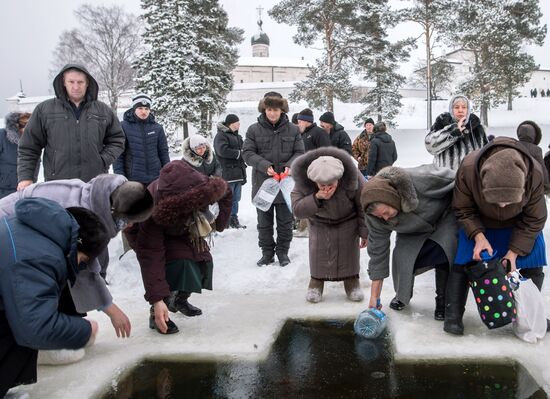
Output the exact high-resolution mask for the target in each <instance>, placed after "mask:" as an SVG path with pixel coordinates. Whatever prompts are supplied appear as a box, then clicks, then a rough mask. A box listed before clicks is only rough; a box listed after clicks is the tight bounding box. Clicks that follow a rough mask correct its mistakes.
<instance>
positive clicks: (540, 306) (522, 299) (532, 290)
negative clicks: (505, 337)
mask: <svg viewBox="0 0 550 399" xmlns="http://www.w3.org/2000/svg"><path fill="white" fill-rule="evenodd" d="M514 299H515V301H516V310H517V316H516V320H515V321H513V322H512V329H513V330H514V333H515V334H516V335H517V336H518V338H520V339H522V340H523V341H525V342H529V343H532V344H536V343H537V340H538V339H542V338H544V334H546V312H545V311H544V298H543V297H542V294H541V293H540V291H539V290H538V288H537V286H536V285H535V283H533V281H531V280H530V279H527V280H521V281H520V283H519V287H518V288H517V289H516V290H515V291H514Z"/></svg>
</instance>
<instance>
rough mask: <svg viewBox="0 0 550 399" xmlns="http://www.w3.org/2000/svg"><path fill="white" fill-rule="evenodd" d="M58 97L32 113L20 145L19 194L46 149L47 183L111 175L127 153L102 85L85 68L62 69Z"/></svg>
mask: <svg viewBox="0 0 550 399" xmlns="http://www.w3.org/2000/svg"><path fill="white" fill-rule="evenodd" d="M53 87H54V90H55V98H51V99H49V100H46V101H43V102H41V103H40V104H38V105H37V106H36V108H35V109H34V111H33V113H32V116H31V119H30V120H29V123H28V124H27V127H26V128H25V133H24V134H23V136H22V137H21V140H20V141H19V150H18V160H17V177H18V181H19V184H18V186H17V189H18V190H22V189H23V188H25V187H27V186H28V185H30V184H32V181H33V180H32V179H33V176H34V171H35V168H36V164H37V162H39V160H40V153H41V152H42V149H44V179H45V180H46V181H49V180H59V179H75V178H76V179H80V180H82V181H84V182H88V181H90V180H91V179H93V178H94V177H96V176H97V175H99V174H101V173H107V172H108V170H109V167H110V166H111V164H112V163H113V162H114V161H115V160H116V159H117V158H118V156H119V155H120V154H121V153H122V151H123V150H124V132H123V131H122V127H121V126H120V122H119V121H118V118H117V116H116V115H115V113H114V112H113V111H112V110H111V108H109V106H108V105H107V104H105V103H102V102H101V101H98V99H97V96H98V92H99V86H98V84H97V82H96V80H95V79H94V78H93V77H92V75H90V74H89V73H88V71H87V70H86V68H84V67H83V66H80V65H76V64H68V65H65V67H63V69H62V70H61V71H60V72H59V74H58V75H57V76H56V77H55V79H54V81H53Z"/></svg>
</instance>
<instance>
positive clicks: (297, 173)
mask: <svg viewBox="0 0 550 399" xmlns="http://www.w3.org/2000/svg"><path fill="white" fill-rule="evenodd" d="M323 155H328V156H331V157H334V158H337V159H339V160H340V161H342V163H343V164H344V175H343V176H342V177H341V179H340V184H339V186H338V188H340V187H342V188H343V189H344V190H357V188H358V187H359V183H358V181H357V176H358V173H359V172H358V169H357V167H356V166H355V164H354V163H353V159H352V158H351V156H350V155H349V154H348V153H347V152H346V151H344V150H341V149H339V148H336V147H320V148H318V149H316V150H312V151H308V152H306V153H305V154H303V155H300V156H299V157H298V158H296V160H295V161H294V162H293V163H292V168H291V171H292V177H293V178H294V181H295V183H296V187H297V188H299V189H301V190H304V191H306V192H315V191H317V185H316V184H315V182H313V181H311V180H310V179H309V178H308V177H307V168H308V167H309V165H310V164H311V163H312V162H313V161H314V160H315V159H317V158H319V157H320V156H323Z"/></svg>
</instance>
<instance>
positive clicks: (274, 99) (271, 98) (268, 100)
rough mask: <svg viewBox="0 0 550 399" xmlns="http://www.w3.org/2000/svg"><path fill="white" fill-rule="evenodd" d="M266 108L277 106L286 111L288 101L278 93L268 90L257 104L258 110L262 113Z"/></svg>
mask: <svg viewBox="0 0 550 399" xmlns="http://www.w3.org/2000/svg"><path fill="white" fill-rule="evenodd" d="M267 108H279V109H280V110H281V111H283V112H284V113H287V112H288V101H287V100H286V98H283V96H282V95H281V94H280V93H277V92H276V91H270V92H268V93H265V94H264V98H262V99H261V100H260V103H259V104H258V111H259V112H261V113H264V112H265V110H266V109H267Z"/></svg>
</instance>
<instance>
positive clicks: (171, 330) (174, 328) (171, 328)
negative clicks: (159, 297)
mask: <svg viewBox="0 0 550 399" xmlns="http://www.w3.org/2000/svg"><path fill="white" fill-rule="evenodd" d="M166 326H167V327H168V329H167V330H166V333H163V332H162V331H160V330H159V328H158V327H157V323H155V309H154V308H153V306H151V309H150V310H149V328H150V329H151V330H157V332H158V333H159V334H163V335H164V334H166V335H168V334H174V333H177V332H179V328H178V326H176V324H175V323H174V322H173V321H172V320H168V321H167V322H166Z"/></svg>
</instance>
